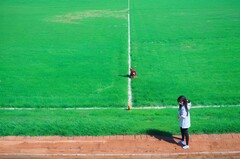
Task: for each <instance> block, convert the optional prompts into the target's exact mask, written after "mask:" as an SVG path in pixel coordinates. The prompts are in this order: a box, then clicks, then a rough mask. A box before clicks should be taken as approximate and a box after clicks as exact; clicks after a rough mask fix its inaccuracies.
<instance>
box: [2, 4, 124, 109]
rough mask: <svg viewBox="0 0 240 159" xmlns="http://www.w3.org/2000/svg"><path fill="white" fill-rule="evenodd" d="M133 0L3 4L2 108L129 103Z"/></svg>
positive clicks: (122, 104) (110, 105)
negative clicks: (129, 36)
mask: <svg viewBox="0 0 240 159" xmlns="http://www.w3.org/2000/svg"><path fill="white" fill-rule="evenodd" d="M126 7H127V1H126V2H122V1H120V0H101V1H90V2H89V1H85V0H78V1H71V2H69V1H66V0H63V1H61V2H59V1H57V0H55V1H47V0H37V1H27V0H24V1H22V0H14V1H1V2H0V17H1V21H0V28H1V29H0V41H1V46H0V59H1V64H0V70H1V71H0V92H1V94H0V99H1V100H0V105H1V107H94V106H97V107H120V106H124V105H126V103H127V100H128V97H127V90H126V88H127V79H126V78H125V77H123V76H121V75H126V74H127V72H128V70H127V68H128V64H127V20H126V19H127V12H126Z"/></svg>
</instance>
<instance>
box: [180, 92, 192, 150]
mask: <svg viewBox="0 0 240 159" xmlns="http://www.w3.org/2000/svg"><path fill="white" fill-rule="evenodd" d="M177 101H178V103H179V109H178V119H179V121H180V130H181V135H182V139H181V141H180V142H179V144H181V145H182V146H183V148H184V149H188V148H189V134H188V128H189V127H190V126H191V123H190V112H189V110H190V107H191V102H190V101H188V100H187V98H186V97H185V96H180V97H178V99H177ZM184 138H186V144H184Z"/></svg>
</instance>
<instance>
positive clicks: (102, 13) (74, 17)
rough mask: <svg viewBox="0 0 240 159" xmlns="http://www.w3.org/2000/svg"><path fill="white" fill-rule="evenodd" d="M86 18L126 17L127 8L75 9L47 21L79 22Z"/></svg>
mask: <svg viewBox="0 0 240 159" xmlns="http://www.w3.org/2000/svg"><path fill="white" fill-rule="evenodd" d="M86 18H120V19H127V9H125V10H118V11H112V10H87V11H76V12H72V13H67V14H64V15H56V16H54V17H52V18H50V19H48V21H49V22H56V23H68V24H79V23H80V22H79V20H82V19H86Z"/></svg>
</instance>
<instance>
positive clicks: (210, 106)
mask: <svg viewBox="0 0 240 159" xmlns="http://www.w3.org/2000/svg"><path fill="white" fill-rule="evenodd" d="M226 107H240V104H238V105H205V106H204V105H197V106H192V107H191V109H201V108H226ZM172 108H173V109H176V108H178V106H171V105H169V106H144V107H140V106H139V107H134V108H133V109H136V110H137V109H172ZM110 109H119V110H124V109H126V108H108V107H102V108H101V107H92V108H0V110H110Z"/></svg>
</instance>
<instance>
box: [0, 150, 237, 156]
mask: <svg viewBox="0 0 240 159" xmlns="http://www.w3.org/2000/svg"><path fill="white" fill-rule="evenodd" d="M234 154H240V151H226V152H186V153H185V152H182V153H157V154H154V153H152V154H150V153H149V154H148V153H139V154H138V153H133V154H131V153H128V154H122V153H121V154H101V153H100V154H80V153H76V154H57V153H55V154H34V153H0V156H96V157H97V156H179V155H234Z"/></svg>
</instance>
